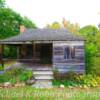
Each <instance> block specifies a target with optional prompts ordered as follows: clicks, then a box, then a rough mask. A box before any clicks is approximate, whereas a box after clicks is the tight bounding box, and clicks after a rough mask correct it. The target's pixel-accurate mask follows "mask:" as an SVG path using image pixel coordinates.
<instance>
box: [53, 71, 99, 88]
mask: <svg viewBox="0 0 100 100" xmlns="http://www.w3.org/2000/svg"><path fill="white" fill-rule="evenodd" d="M61 84H63V85H64V86H83V87H96V86H98V85H100V76H96V75H93V74H87V75H79V74H77V73H74V72H68V73H64V74H60V73H59V72H58V71H54V80H53V85H54V86H60V85H61Z"/></svg>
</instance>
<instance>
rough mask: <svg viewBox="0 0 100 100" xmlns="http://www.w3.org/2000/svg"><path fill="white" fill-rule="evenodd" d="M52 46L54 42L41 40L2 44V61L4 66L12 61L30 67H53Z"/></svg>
mask: <svg viewBox="0 0 100 100" xmlns="http://www.w3.org/2000/svg"><path fill="white" fill-rule="evenodd" d="M52 48H53V46H52V43H41V42H39V43H35V42H28V43H25V42H24V43H19V42H18V43H9V44H6V43H5V44H1V46H0V63H1V65H2V67H4V65H5V64H6V63H10V62H19V63H22V64H24V65H25V66H30V67H36V66H38V67H43V66H44V67H52ZM7 49H9V50H8V51H7Z"/></svg>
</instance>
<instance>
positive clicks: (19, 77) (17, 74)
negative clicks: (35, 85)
mask: <svg viewBox="0 0 100 100" xmlns="http://www.w3.org/2000/svg"><path fill="white" fill-rule="evenodd" d="M32 77H33V73H32V71H31V70H25V69H24V68H21V67H17V68H15V67H12V68H10V69H8V70H6V71H4V73H3V74H0V83H4V82H11V83H13V84H15V83H17V82H26V81H27V80H29V79H30V78H32Z"/></svg>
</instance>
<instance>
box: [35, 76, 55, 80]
mask: <svg viewBox="0 0 100 100" xmlns="http://www.w3.org/2000/svg"><path fill="white" fill-rule="evenodd" d="M35 79H36V80H52V79H53V76H40V75H39V76H35Z"/></svg>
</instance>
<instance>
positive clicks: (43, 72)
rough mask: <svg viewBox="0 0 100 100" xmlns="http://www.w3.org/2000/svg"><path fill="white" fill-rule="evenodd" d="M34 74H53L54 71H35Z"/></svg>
mask: <svg viewBox="0 0 100 100" xmlns="http://www.w3.org/2000/svg"><path fill="white" fill-rule="evenodd" d="M33 74H34V75H45V76H46V75H53V72H52V71H34V72H33Z"/></svg>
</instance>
